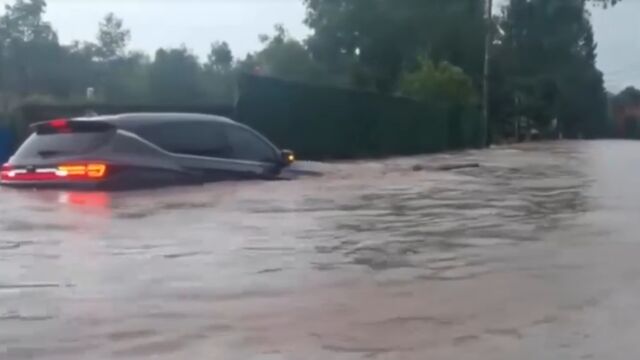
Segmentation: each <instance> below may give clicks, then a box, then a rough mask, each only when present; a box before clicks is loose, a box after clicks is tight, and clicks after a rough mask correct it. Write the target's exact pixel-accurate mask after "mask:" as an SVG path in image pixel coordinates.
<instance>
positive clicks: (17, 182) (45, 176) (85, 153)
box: [0, 113, 294, 190]
mask: <svg viewBox="0 0 640 360" xmlns="http://www.w3.org/2000/svg"><path fill="white" fill-rule="evenodd" d="M32 130H33V133H32V134H31V136H30V137H29V138H28V139H27V140H26V141H25V142H24V144H22V146H20V148H19V149H18V151H17V152H16V153H15V155H13V157H11V158H10V159H9V162H8V163H7V164H5V165H3V166H2V169H1V171H0V184H2V185H6V186H16V187H62V188H73V189H100V190H102V189H104V190H110V189H114V190H116V189H134V188H148V187H158V186H170V185H181V184H197V183H205V182H213V181H225V180H241V179H277V178H278V177H279V175H280V173H281V172H282V171H283V170H284V169H285V168H287V167H288V166H289V165H291V164H292V163H293V161H294V155H293V153H292V152H291V151H288V150H280V149H278V148H277V147H276V146H274V145H273V144H272V143H271V142H270V141H269V140H267V139H266V138H265V137H264V136H262V135H260V134H259V133H258V132H256V131H255V130H253V129H251V128H249V127H248V126H245V125H242V124H240V123H237V122H235V121H232V120H230V119H227V118H224V117H219V116H212V115H200V114H180V113H175V114H168V113H158V114H155V113H146V114H122V115H114V116H97V117H90V118H74V119H56V120H52V121H47V122H42V123H37V124H35V125H33V126H32Z"/></svg>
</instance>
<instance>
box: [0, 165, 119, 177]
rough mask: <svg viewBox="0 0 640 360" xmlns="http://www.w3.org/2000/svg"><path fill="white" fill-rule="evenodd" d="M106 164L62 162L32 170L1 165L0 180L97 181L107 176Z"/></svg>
mask: <svg viewBox="0 0 640 360" xmlns="http://www.w3.org/2000/svg"><path fill="white" fill-rule="evenodd" d="M107 169H108V166H107V164H104V163H84V164H77V163H74V164H63V165H60V166H57V167H51V168H37V169H33V170H28V169H21V168H13V167H12V166H10V165H3V166H2V173H1V178H0V179H1V180H2V181H59V180H66V181H97V180H102V179H104V178H105V177H106V176H107Z"/></svg>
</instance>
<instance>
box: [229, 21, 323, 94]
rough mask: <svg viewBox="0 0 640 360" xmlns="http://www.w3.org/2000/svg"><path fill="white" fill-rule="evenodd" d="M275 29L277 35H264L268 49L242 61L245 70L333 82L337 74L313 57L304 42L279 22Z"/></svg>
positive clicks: (291, 78)
mask: <svg viewBox="0 0 640 360" xmlns="http://www.w3.org/2000/svg"><path fill="white" fill-rule="evenodd" d="M274 30H275V34H273V35H260V40H261V41H262V43H263V44H264V48H263V49H262V50H260V51H258V52H256V53H254V54H251V55H250V56H248V57H247V59H245V60H244V61H243V62H241V64H239V67H240V68H241V69H245V70H248V71H250V72H258V73H260V74H263V75H268V76H273V77H278V78H281V79H285V80H292V81H300V82H310V83H326V82H331V79H332V78H333V77H332V76H330V75H329V74H328V73H327V72H325V71H324V68H323V67H322V66H321V65H320V64H319V63H318V62H316V61H315V60H314V59H313V57H312V55H311V53H310V52H309V50H308V49H307V48H306V47H305V46H304V44H302V43H301V42H300V41H298V40H296V39H293V38H292V37H291V36H290V35H289V33H288V32H287V30H286V29H285V28H284V27H283V26H282V25H276V26H275V28H274Z"/></svg>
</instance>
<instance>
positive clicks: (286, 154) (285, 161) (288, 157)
mask: <svg viewBox="0 0 640 360" xmlns="http://www.w3.org/2000/svg"><path fill="white" fill-rule="evenodd" d="M280 160H281V161H282V165H284V166H289V165H291V164H293V163H294V162H295V161H296V155H295V154H294V153H293V151H291V150H282V151H280Z"/></svg>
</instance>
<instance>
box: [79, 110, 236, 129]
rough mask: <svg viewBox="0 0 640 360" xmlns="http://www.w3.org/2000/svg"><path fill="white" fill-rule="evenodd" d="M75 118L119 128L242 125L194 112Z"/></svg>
mask: <svg viewBox="0 0 640 360" xmlns="http://www.w3.org/2000/svg"><path fill="white" fill-rule="evenodd" d="M74 120H84V121H103V122H106V123H109V124H113V125H115V126H116V127H119V128H131V127H139V126H143V125H151V124H163V123H171V122H177V121H190V122H213V123H222V124H229V125H240V124H239V123H237V122H235V121H233V120H231V119H229V118H226V117H222V116H217V115H207V114H194V113H130V114H118V115H101V116H91V117H78V118H74Z"/></svg>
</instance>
